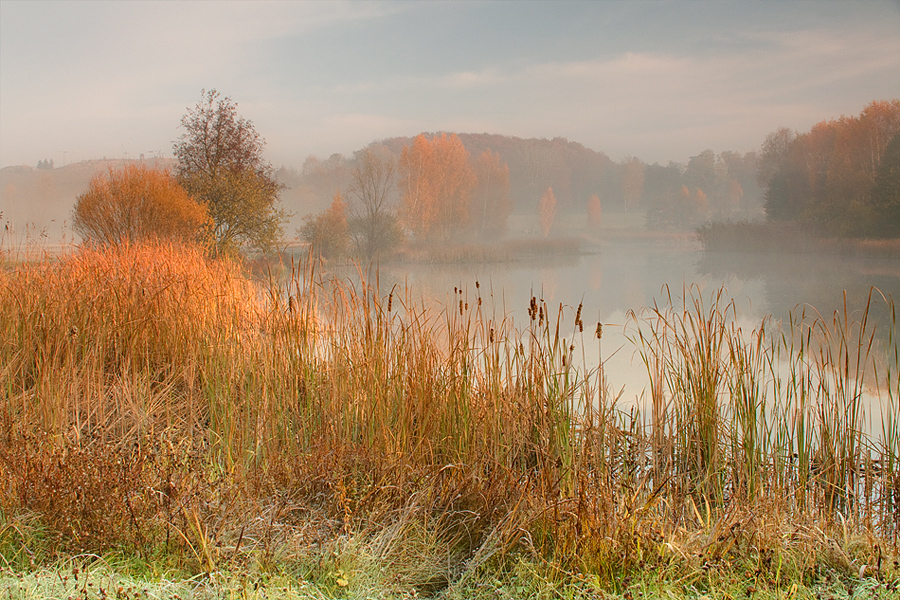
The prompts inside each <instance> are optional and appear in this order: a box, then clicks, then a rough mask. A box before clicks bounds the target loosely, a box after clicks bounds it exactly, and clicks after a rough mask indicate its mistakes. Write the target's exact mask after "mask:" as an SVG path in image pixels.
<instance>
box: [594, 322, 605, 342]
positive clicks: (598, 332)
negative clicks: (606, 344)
mask: <svg viewBox="0 0 900 600" xmlns="http://www.w3.org/2000/svg"><path fill="white" fill-rule="evenodd" d="M594 335H596V336H597V339H598V340H599V339H600V338H601V337H603V324H602V323H600V322H597V330H596V331H594Z"/></svg>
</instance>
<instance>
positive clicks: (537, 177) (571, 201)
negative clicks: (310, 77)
mask: <svg viewBox="0 0 900 600" xmlns="http://www.w3.org/2000/svg"><path fill="white" fill-rule="evenodd" d="M435 135H439V134H425V136H426V137H429V138H434V136H435ZM457 136H458V138H459V140H460V141H461V142H462V144H463V146H464V147H465V150H466V151H467V152H468V155H469V157H470V159H471V160H472V161H473V162H474V161H475V160H476V158H477V157H480V156H482V154H484V153H485V152H489V153H493V154H496V155H498V156H499V159H500V161H501V162H502V163H503V164H504V165H505V166H506V167H507V168H508V176H509V200H510V203H511V211H510V213H511V214H512V215H535V214H536V213H537V211H538V206H539V203H540V201H541V198H542V197H543V195H544V194H545V193H546V191H547V190H548V189H552V191H553V194H554V196H555V198H556V201H557V210H558V211H559V213H560V214H561V215H585V216H586V217H587V216H588V214H589V211H590V210H591V203H592V199H593V201H594V202H596V201H597V199H599V203H600V206H601V211H602V214H604V215H607V216H609V215H614V214H623V213H639V214H643V215H645V224H646V226H647V227H648V228H651V229H676V230H685V229H691V228H693V227H695V226H697V225H699V224H701V223H703V222H705V221H707V220H708V219H750V218H761V217H762V216H763V202H764V198H763V194H762V189H761V188H760V186H759V184H758V182H757V162H758V157H757V153H755V152H748V153H746V154H741V153H739V152H728V151H726V152H720V153H718V154H716V153H715V152H714V151H713V150H705V151H703V152H701V153H699V154H698V155H697V156H694V157H692V158H691V159H690V160H689V161H688V163H687V164H686V165H684V164H679V163H674V162H670V163H668V164H667V165H660V164H651V165H647V164H645V163H643V162H641V161H640V160H639V159H637V158H630V159H627V160H624V161H621V162H614V161H613V160H611V159H610V158H609V157H608V156H607V155H606V154H604V153H602V152H597V151H595V150H591V149H589V148H585V147H584V146H583V145H581V144H579V143H577V142H573V141H569V140H567V139H565V138H554V139H552V140H547V139H522V138H517V137H510V136H502V135H492V134H486V133H483V134H472V133H461V134H457ZM413 142H414V139H413V138H408V137H395V138H389V139H385V140H381V141H378V142H374V143H373V144H371V145H370V146H368V147H367V148H366V149H363V150H361V151H359V152H357V153H356V154H355V156H354V157H345V156H342V155H340V154H335V155H332V156H331V157H329V158H327V159H319V158H316V157H312V156H311V157H309V158H308V159H307V160H306V162H305V163H304V164H303V166H302V168H301V169H300V170H295V169H285V168H282V169H281V170H279V172H278V177H279V179H280V180H281V181H282V182H283V183H284V184H285V185H286V186H287V188H288V189H286V190H285V191H284V193H283V198H284V199H285V201H286V203H287V204H288V205H289V206H302V207H303V208H304V209H306V210H309V211H311V212H316V211H321V210H324V209H325V208H326V207H327V206H328V205H329V203H330V202H331V200H332V198H333V196H334V194H335V192H337V191H341V192H342V193H343V192H344V191H345V190H347V189H348V188H349V186H350V184H351V175H352V172H353V168H354V166H355V164H356V163H357V160H358V158H359V156H361V155H362V154H363V153H364V152H365V150H376V151H378V152H379V153H386V154H389V155H390V156H392V157H393V159H394V160H395V161H396V162H398V163H399V161H400V159H401V155H402V152H403V149H404V148H405V147H410V146H411V145H412V144H413ZM394 193H395V195H396V197H395V201H397V202H399V200H400V197H401V190H400V186H398V187H397V188H396V189H395V190H394Z"/></svg>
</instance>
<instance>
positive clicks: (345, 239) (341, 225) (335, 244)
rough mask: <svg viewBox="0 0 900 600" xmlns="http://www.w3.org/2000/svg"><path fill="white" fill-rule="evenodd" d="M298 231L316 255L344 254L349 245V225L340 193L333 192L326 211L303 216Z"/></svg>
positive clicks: (333, 255)
mask: <svg viewBox="0 0 900 600" xmlns="http://www.w3.org/2000/svg"><path fill="white" fill-rule="evenodd" d="M298 233H299V235H300V239H302V240H303V241H305V242H308V243H309V245H310V246H311V248H312V251H313V253H314V254H316V255H318V256H321V257H324V258H337V257H341V256H344V255H346V254H347V252H348V250H349V246H350V227H349V225H348V221H347V204H346V202H344V197H343V196H341V193H340V192H336V193H335V194H334V198H333V199H332V201H331V206H329V207H328V209H327V210H326V211H324V212H322V213H320V214H318V215H307V216H306V217H304V218H303V225H302V226H301V227H300V229H299V230H298Z"/></svg>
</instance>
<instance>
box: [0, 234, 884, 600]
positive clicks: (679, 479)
mask: <svg viewBox="0 0 900 600" xmlns="http://www.w3.org/2000/svg"><path fill="white" fill-rule="evenodd" d="M291 273H292V276H291V281H290V285H289V286H287V288H286V289H287V290H289V291H285V288H283V287H280V286H256V285H254V284H251V283H250V282H249V281H248V279H247V278H245V277H244V276H243V275H242V273H241V270H240V268H239V266H237V265H235V264H233V263H229V262H216V261H208V260H207V259H205V258H204V257H203V256H202V255H201V254H200V253H198V252H197V251H195V250H192V249H189V248H180V247H174V246H161V245H154V246H125V247H120V248H117V249H109V250H103V251H92V250H84V249H83V250H80V251H78V252H75V253H72V254H69V255H65V256H62V257H60V258H59V259H58V260H53V261H51V260H44V261H38V262H36V263H27V264H21V265H18V266H16V267H9V268H7V269H6V270H5V271H0V420H2V423H3V427H2V432H3V436H2V439H0V480H2V481H6V482H9V483H8V484H7V485H5V486H3V487H0V511H2V512H0V550H2V555H3V557H4V559H5V561H6V562H7V563H9V564H11V565H13V566H16V567H17V568H29V565H37V564H41V563H42V562H45V561H48V560H53V559H55V558H56V557H59V556H65V555H68V554H71V553H76V552H93V553H98V554H99V553H105V552H113V551H115V552H119V553H123V554H125V555H128V556H140V557H143V558H144V559H147V560H150V561H151V562H156V563H162V564H168V565H172V566H173V567H177V568H180V569H186V570H188V571H195V572H216V571H217V570H220V569H222V568H223V567H231V568H237V569H251V568H252V569H264V570H265V569H271V568H276V567H277V568H279V569H283V568H286V567H285V565H287V566H288V567H287V568H291V569H294V570H295V574H296V576H297V577H300V578H302V579H304V580H308V581H318V582H322V585H323V586H326V587H328V586H331V587H330V588H329V589H332V591H334V590H337V589H338V588H343V587H344V586H347V587H349V588H353V589H356V590H357V592H358V593H359V594H363V592H364V591H365V590H367V589H374V588H379V589H382V590H384V589H394V587H396V589H398V590H400V589H404V590H414V591H417V592H416V593H423V594H424V593H432V592H435V591H437V590H448V593H450V594H451V595H452V594H453V593H461V592H460V590H468V589H471V588H470V587H467V586H470V585H471V583H472V581H473V578H476V579H477V578H478V577H479V576H480V575H479V574H483V573H485V572H500V571H502V570H503V569H505V568H507V567H509V568H513V566H514V565H516V564H519V563H518V562H517V561H519V560H521V559H522V558H523V557H524V558H526V559H527V560H529V561H531V562H530V563H529V564H542V565H545V567H542V574H541V577H542V578H543V579H546V580H548V581H552V580H554V578H559V579H562V578H565V577H572V576H573V575H572V574H590V575H591V577H595V578H596V581H597V582H598V585H601V586H606V588H607V589H617V588H616V586H618V585H619V584H620V583H621V581H622V578H623V577H625V576H628V575H629V574H633V573H637V572H640V571H641V570H646V569H656V570H659V571H660V572H661V573H667V574H669V576H671V577H672V578H674V579H678V578H682V577H687V578H690V580H691V581H692V582H697V581H705V580H708V579H709V578H710V577H711V575H710V574H711V573H715V572H717V571H721V570H730V571H729V572H741V573H743V572H744V571H747V572H753V573H759V577H763V578H765V577H772V576H774V575H773V574H774V573H777V574H778V575H777V577H784V578H790V580H795V581H805V580H807V579H810V578H812V579H814V578H815V577H817V576H818V575H817V573H820V572H821V569H823V568H828V569H835V570H837V571H838V572H844V573H854V574H856V573H859V572H860V569H863V571H864V572H866V571H865V569H869V571H867V572H868V573H877V574H878V575H879V576H881V577H887V578H896V577H897V573H896V567H894V566H892V564H893V563H892V562H891V561H892V560H894V558H893V557H894V556H896V551H897V550H896V548H897V534H898V529H900V523H898V520H897V517H896V513H897V512H898V511H897V502H898V499H900V475H898V457H900V446H898V441H900V435H898V427H897V421H896V418H897V415H898V414H900V409H898V406H897V402H898V398H900V379H898V376H897V369H896V365H897V360H896V352H897V349H896V338H894V337H893V334H892V335H891V336H890V342H889V346H890V347H889V348H882V347H879V346H877V344H874V342H873V341H872V340H873V338H872V335H871V331H870V330H869V329H867V324H866V323H865V319H864V318H863V319H862V320H860V321H856V322H853V321H851V319H850V317H849V315H847V316H846V318H844V317H843V316H841V315H838V317H839V318H835V319H822V318H812V319H804V320H803V321H802V322H798V323H795V324H789V325H788V326H786V327H785V328H783V329H781V330H776V329H775V328H774V326H772V325H771V324H767V323H764V324H763V325H762V326H761V327H760V328H759V329H758V330H756V331H754V332H742V331H739V330H737V329H736V327H735V325H734V320H733V319H732V318H731V317H732V315H733V308H732V307H730V306H729V305H726V304H724V301H723V300H722V298H721V296H719V297H716V298H713V301H712V303H711V305H709V306H705V305H704V303H703V299H702V298H693V299H692V298H691V294H690V293H687V294H685V296H687V299H688V302H687V307H686V308H678V306H679V305H680V304H679V303H680V301H679V300H678V299H671V300H670V302H669V303H668V304H667V305H666V306H662V307H656V308H655V309H652V310H649V309H648V311H645V312H643V313H638V314H635V315H634V319H633V334H634V339H635V343H636V346H637V348H638V349H639V350H640V351H641V352H642V356H643V357H644V360H645V362H646V364H647V366H648V372H649V373H650V375H651V386H650V389H652V391H653V393H652V402H650V404H649V406H648V410H647V411H638V410H631V411H629V412H622V411H621V410H620V409H619V408H617V406H616V404H615V399H614V398H612V397H611V396H610V394H609V392H608V390H607V389H606V387H605V385H604V381H605V380H604V377H603V372H602V369H597V368H592V367H588V366H586V365H584V364H583V361H581V360H579V359H578V358H577V357H579V356H582V354H581V348H583V347H584V345H585V344H592V343H596V342H597V340H596V339H595V338H594V331H595V327H594V325H595V324H588V325H587V333H584V329H585V324H584V323H583V322H582V320H581V307H578V308H565V307H550V306H547V305H546V303H544V302H543V301H542V300H540V299H538V298H535V299H533V301H532V305H531V307H530V308H529V319H528V320H527V321H526V322H525V323H524V324H516V323H514V322H513V321H512V319H510V318H508V317H507V316H504V315H500V316H497V315H496V314H495V313H494V311H493V309H492V308H491V307H488V306H486V302H484V301H483V299H482V297H481V295H480V287H479V286H478V285H477V284H476V287H475V293H474V295H473V296H472V297H468V296H466V295H465V294H463V293H462V292H460V291H457V295H456V296H455V297H454V300H453V303H452V305H451V306H449V307H447V308H446V309H444V310H434V309H429V308H424V307H423V306H422V304H421V301H419V300H417V299H416V298H415V296H414V294H413V292H412V291H410V290H399V289H393V290H389V291H388V293H387V294H385V293H384V291H382V290H378V289H373V288H371V287H367V286H364V285H363V286H361V287H356V288H354V287H352V286H349V285H346V284H340V283H334V282H331V283H328V284H325V283H323V282H322V279H321V278H319V277H318V276H317V273H316V272H315V269H314V268H313V266H311V265H304V266H297V265H293V266H292V268H291ZM361 279H362V280H363V281H366V280H367V279H368V278H367V277H365V276H363V277H361ZM874 301H876V299H873V302H874ZM598 333H599V332H598ZM891 352H893V353H894V355H893V359H892V360H890V354H889V353H891ZM884 357H888V359H885V360H882V358H884ZM876 363H877V364H878V365H879V367H878V369H876V368H875V367H873V366H872V365H873V364H876ZM783 365H787V371H786V372H785V371H784V370H783ZM869 373H874V375H871V377H876V376H877V377H878V382H877V384H878V385H877V386H876V387H878V389H881V390H882V394H883V402H884V406H885V411H886V412H885V419H884V422H885V427H884V429H883V430H882V431H881V432H875V433H866V432H865V431H864V428H863V427H862V425H861V417H862V415H861V412H860V411H861V408H860V407H861V404H860V403H861V394H862V392H863V391H864V390H867V389H870V388H871V387H872V386H871V385H869V382H868V380H867V378H868V377H870V375H869ZM872 383H873V384H874V383H875V382H872ZM279 565H280V566H279ZM487 570H489V571H487ZM554 573H555V574H554ZM578 576H579V577H580V576H581V575H578ZM341 582H346V583H341ZM335 586H337V587H335ZM354 586H355V587H354ZM392 586H394V587H392ZM454 590H456V591H454ZM338 591H339V590H338ZM398 593H399V592H398Z"/></svg>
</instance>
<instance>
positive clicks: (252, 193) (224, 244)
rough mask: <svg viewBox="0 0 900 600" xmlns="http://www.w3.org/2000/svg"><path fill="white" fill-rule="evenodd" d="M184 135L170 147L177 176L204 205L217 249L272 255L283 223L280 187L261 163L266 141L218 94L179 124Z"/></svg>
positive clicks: (268, 167) (204, 96)
mask: <svg viewBox="0 0 900 600" xmlns="http://www.w3.org/2000/svg"><path fill="white" fill-rule="evenodd" d="M181 127H183V128H184V129H185V133H184V134H183V135H182V136H181V137H180V138H179V140H178V141H177V142H175V144H174V153H175V157H176V158H177V159H178V164H177V166H176V170H175V174H176V177H177V179H178V182H179V183H180V184H181V185H182V186H183V187H184V188H185V190H187V191H188V192H189V193H190V194H191V195H193V196H194V197H195V198H197V199H198V200H199V201H200V202H203V203H205V204H206V206H207V208H208V210H209V214H210V216H211V217H212V219H213V223H214V229H213V235H214V240H215V243H216V245H217V247H218V248H219V249H220V250H222V251H226V252H233V251H237V250H239V249H241V248H248V249H255V250H259V251H270V250H272V249H274V247H275V246H276V244H277V242H278V240H279V239H280V238H281V236H282V225H283V223H284V222H285V220H286V217H285V213H284V211H283V209H282V208H281V207H280V203H279V199H278V194H279V191H280V186H279V184H278V182H277V181H276V179H275V176H274V170H273V169H272V166H271V165H270V164H269V163H268V162H267V161H266V160H265V159H264V158H263V156H262V150H263V147H264V146H265V141H264V140H263V138H262V137H260V135H259V134H258V133H257V132H256V129H254V127H253V124H252V123H251V122H250V121H247V120H245V119H244V118H242V117H240V116H239V115H238V113H237V104H235V103H234V102H233V101H232V100H231V99H230V98H229V97H227V96H226V97H221V96H220V95H219V93H218V92H217V91H216V90H210V91H209V92H207V91H205V90H204V91H203V92H202V99H201V100H200V102H198V103H197V105H196V106H195V107H194V108H193V109H191V110H188V112H187V114H185V115H184V116H183V117H182V119H181Z"/></svg>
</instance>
